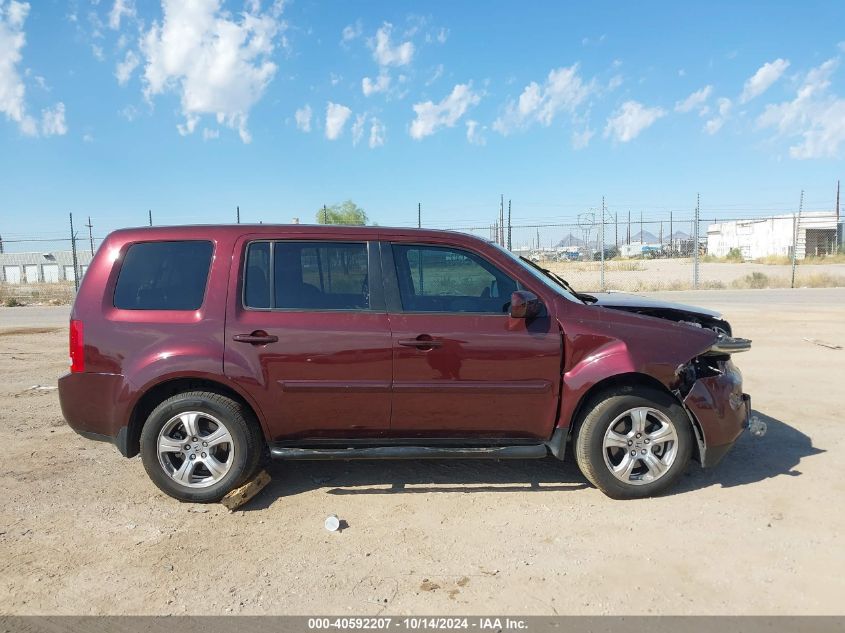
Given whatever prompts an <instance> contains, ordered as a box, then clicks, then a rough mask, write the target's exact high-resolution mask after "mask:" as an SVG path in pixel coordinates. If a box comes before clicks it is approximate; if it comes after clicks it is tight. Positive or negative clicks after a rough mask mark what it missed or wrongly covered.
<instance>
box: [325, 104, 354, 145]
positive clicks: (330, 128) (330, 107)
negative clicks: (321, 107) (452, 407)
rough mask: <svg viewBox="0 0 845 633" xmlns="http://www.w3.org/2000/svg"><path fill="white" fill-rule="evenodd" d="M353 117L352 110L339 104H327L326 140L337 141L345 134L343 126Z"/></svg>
mask: <svg viewBox="0 0 845 633" xmlns="http://www.w3.org/2000/svg"><path fill="white" fill-rule="evenodd" d="M351 115H352V110H350V109H349V108H347V107H346V106H345V105H340V104H339V103H332V102H331V101H329V102H328V104H326V138H327V139H329V140H330V141H334V140H337V139H338V138H340V135H341V134H342V133H343V126H345V125H346V121H347V120H349V117H350V116H351Z"/></svg>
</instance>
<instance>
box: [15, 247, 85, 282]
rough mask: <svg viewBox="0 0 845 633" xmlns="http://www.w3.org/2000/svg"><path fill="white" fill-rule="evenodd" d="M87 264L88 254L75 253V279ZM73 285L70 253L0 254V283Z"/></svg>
mask: <svg viewBox="0 0 845 633" xmlns="http://www.w3.org/2000/svg"><path fill="white" fill-rule="evenodd" d="M90 263H91V253H90V252H89V251H77V253H76V264H77V266H78V267H79V268H78V271H77V274H78V276H79V279H82V276H83V275H84V274H85V271H86V270H88V264H90ZM60 281H69V282H73V253H72V252H71V251H53V252H50V253H0V282H5V283H9V284H34V283H59V282H60Z"/></svg>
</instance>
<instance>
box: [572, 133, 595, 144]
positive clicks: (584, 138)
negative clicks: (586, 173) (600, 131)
mask: <svg viewBox="0 0 845 633" xmlns="http://www.w3.org/2000/svg"><path fill="white" fill-rule="evenodd" d="M594 134H595V132H594V131H593V130H591V129H590V128H584V130H583V131H581V132H573V133H572V149H584V148H585V147H587V146H588V145H589V144H590V140H591V139H592V138H593V135H594Z"/></svg>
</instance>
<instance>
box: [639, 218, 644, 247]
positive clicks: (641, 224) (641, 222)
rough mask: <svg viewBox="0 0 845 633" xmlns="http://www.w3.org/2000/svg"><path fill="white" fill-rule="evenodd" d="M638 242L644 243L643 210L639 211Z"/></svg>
mask: <svg viewBox="0 0 845 633" xmlns="http://www.w3.org/2000/svg"><path fill="white" fill-rule="evenodd" d="M640 244H645V235H643V212H642V211H640Z"/></svg>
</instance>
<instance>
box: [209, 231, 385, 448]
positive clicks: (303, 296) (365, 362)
mask: <svg viewBox="0 0 845 633" xmlns="http://www.w3.org/2000/svg"><path fill="white" fill-rule="evenodd" d="M235 253H236V257H237V258H238V260H239V261H240V264H239V265H238V266H233V268H232V270H233V271H234V273H233V274H236V275H237V278H236V279H234V280H233V282H230V292H229V295H230V296H229V301H228V308H227V318H226V334H225V336H226V342H225V348H226V352H225V360H224V370H225V373H226V375H227V376H228V377H229V378H231V379H232V380H234V381H235V382H237V383H238V384H239V385H240V386H241V387H242V388H243V389H244V390H246V391H247V392H248V393H249V394H250V395H251V396H252V397H253V398H254V399H255V401H256V402H257V403H258V404H259V406H260V408H261V410H262V412H263V414H264V417H265V419H266V420H267V421H268V424H269V427H270V428H269V431H270V435H271V438H272V439H273V440H275V441H279V440H285V439H301V438H308V437H315V438H316V437H351V436H356V437H362V436H363V437H366V436H374V437H377V436H379V435H382V434H384V433H386V432H387V430H388V427H389V424H390V380H391V365H392V359H391V340H390V328H389V325H388V318H387V314H386V311H385V308H384V295H383V288H382V281H381V272H380V265H379V259H378V258H379V254H378V245H377V243H376V242H367V241H362V240H361V239H360V238H358V239H357V240H356V239H354V238H351V237H350V238H349V239H344V238H339V239H334V236H333V239H332V240H331V241H328V240H325V239H322V240H321V239H319V238H315V239H302V238H299V237H298V238H297V239H284V238H280V239H268V238H267V236H260V237H254V238H253V239H250V238H243V239H241V240H240V241H239V242H238V245H237V246H236V250H235ZM236 261H237V260H236Z"/></svg>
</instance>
